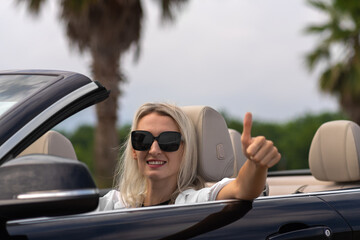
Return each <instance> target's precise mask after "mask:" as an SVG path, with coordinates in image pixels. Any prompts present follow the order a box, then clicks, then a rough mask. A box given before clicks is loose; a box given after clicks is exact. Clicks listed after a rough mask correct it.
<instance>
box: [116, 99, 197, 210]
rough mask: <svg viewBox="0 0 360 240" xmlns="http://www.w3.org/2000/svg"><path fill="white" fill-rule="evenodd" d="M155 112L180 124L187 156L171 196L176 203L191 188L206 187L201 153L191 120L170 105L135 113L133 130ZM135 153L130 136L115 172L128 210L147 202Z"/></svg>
mask: <svg viewBox="0 0 360 240" xmlns="http://www.w3.org/2000/svg"><path fill="white" fill-rule="evenodd" d="M153 112H156V113H157V114H159V115H163V116H169V117H171V118H172V119H173V120H174V121H175V122H176V124H177V125H178V127H179V129H180V133H181V135H182V137H183V141H184V153H183V156H182V161H181V165H180V170H179V173H178V177H177V189H176V191H175V192H174V193H173V194H172V197H171V203H174V202H175V199H176V197H177V196H178V194H179V193H180V192H182V191H184V190H186V189H189V188H194V189H201V188H203V187H204V181H203V180H202V179H201V178H200V177H199V176H198V175H197V164H198V154H197V144H196V135H195V129H194V126H193V124H192V122H191V120H190V119H189V118H188V117H187V115H186V114H185V113H184V112H183V111H182V110H181V109H180V108H179V107H177V106H175V105H172V104H167V103H146V104H144V105H142V106H141V107H140V108H139V109H138V111H137V113H136V114H135V116H134V119H133V123H132V128H131V131H134V130H136V128H137V124H138V122H139V121H140V119H141V118H143V117H144V116H146V115H148V114H150V113H153ZM132 151H133V148H132V145H131V136H130V133H129V135H128V137H127V141H126V142H125V144H124V145H123V146H122V152H123V153H122V155H121V157H120V161H119V164H118V167H117V169H116V175H115V181H116V182H115V189H117V190H119V191H120V192H121V196H122V198H123V201H124V203H125V204H126V206H127V207H139V206H141V205H142V203H143V201H144V199H145V195H146V192H147V189H146V182H145V177H144V176H143V175H142V174H141V173H140V172H139V170H138V165H137V161H136V160H135V159H134V157H133V154H132Z"/></svg>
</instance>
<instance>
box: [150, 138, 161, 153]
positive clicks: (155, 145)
mask: <svg viewBox="0 0 360 240" xmlns="http://www.w3.org/2000/svg"><path fill="white" fill-rule="evenodd" d="M160 152H161V149H160V146H159V143H158V142H157V141H156V140H154V142H153V143H152V144H151V147H150V150H149V153H150V154H158V153H160Z"/></svg>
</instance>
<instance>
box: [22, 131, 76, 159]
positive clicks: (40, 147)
mask: <svg viewBox="0 0 360 240" xmlns="http://www.w3.org/2000/svg"><path fill="white" fill-rule="evenodd" d="M28 154H48V155H55V156H59V157H63V158H68V159H75V160H76V159H77V157H76V153H75V150H74V147H73V145H72V144H71V142H70V141H69V140H68V139H67V138H66V137H65V136H64V135H62V134H60V133H58V132H56V131H52V130H51V131H48V132H47V133H45V134H44V135H43V136H42V137H40V138H39V139H38V140H36V141H35V142H34V143H32V144H31V145H30V146H29V147H27V148H26V149H25V150H24V151H23V152H21V153H20V154H19V155H18V157H20V156H23V155H28Z"/></svg>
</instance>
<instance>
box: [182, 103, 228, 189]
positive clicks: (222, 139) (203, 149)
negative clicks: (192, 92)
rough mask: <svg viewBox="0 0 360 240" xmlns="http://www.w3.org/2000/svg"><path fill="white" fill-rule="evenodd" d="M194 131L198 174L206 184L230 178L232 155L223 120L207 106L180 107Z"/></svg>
mask: <svg viewBox="0 0 360 240" xmlns="http://www.w3.org/2000/svg"><path fill="white" fill-rule="evenodd" d="M181 109H182V110H183V111H184V112H185V114H186V115H187V116H188V117H189V118H190V119H191V121H192V122H193V125H194V127H195V129H196V135H197V144H198V157H199V166H198V174H199V175H200V176H201V177H202V178H203V179H204V180H205V181H208V182H214V181H220V180H221V179H223V178H224V177H231V176H232V174H233V169H234V153H233V149H232V144H231V140H230V135H229V131H228V128H227V125H226V122H225V119H224V118H223V117H222V116H221V114H220V113H218V112H217V111H215V110H214V109H212V108H210V107H207V106H186V107H181Z"/></svg>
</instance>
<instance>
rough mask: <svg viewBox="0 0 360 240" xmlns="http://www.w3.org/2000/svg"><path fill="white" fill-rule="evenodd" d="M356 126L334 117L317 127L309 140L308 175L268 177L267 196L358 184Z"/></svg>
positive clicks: (359, 158)
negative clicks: (268, 187)
mask: <svg viewBox="0 0 360 240" xmlns="http://www.w3.org/2000/svg"><path fill="white" fill-rule="evenodd" d="M359 150H360V127H359V126H358V125H357V124H356V123H354V122H351V121H345V120H338V121H331V122H327V123H324V124H323V125H321V126H320V127H319V129H318V130H317V132H316V133H315V135H314V137H313V140H312V142H311V146H310V151H309V166H310V170H311V173H312V176H292V177H272V178H268V182H269V185H270V188H271V192H270V194H271V195H279V194H292V193H309V192H319V191H329V190H337V189H345V188H353V187H359V186H360V164H359V162H360V152H359Z"/></svg>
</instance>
